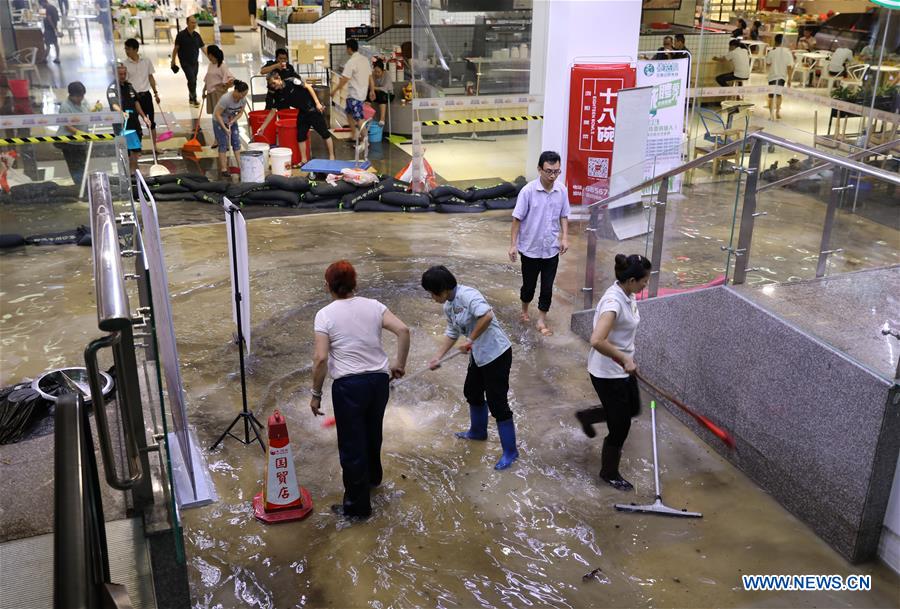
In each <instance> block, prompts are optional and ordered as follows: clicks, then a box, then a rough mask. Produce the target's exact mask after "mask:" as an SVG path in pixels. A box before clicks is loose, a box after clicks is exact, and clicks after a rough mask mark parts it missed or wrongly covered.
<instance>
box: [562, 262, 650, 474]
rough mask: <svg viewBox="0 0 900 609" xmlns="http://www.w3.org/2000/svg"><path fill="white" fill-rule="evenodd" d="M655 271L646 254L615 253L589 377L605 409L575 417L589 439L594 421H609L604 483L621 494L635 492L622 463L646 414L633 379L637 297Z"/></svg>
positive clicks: (593, 343)
mask: <svg viewBox="0 0 900 609" xmlns="http://www.w3.org/2000/svg"><path fill="white" fill-rule="evenodd" d="M651 268H652V265H651V264H650V261H649V260H647V259H646V258H644V257H643V256H640V255H637V254H634V255H632V256H625V255H623V254H616V269H615V272H616V282H615V283H614V284H612V285H611V286H610V287H609V289H607V290H606V292H604V293H603V297H602V298H600V302H598V303H597V309H596V310H595V311H594V330H593V332H592V333H591V350H590V353H589V354H588V373H589V374H590V377H591V384H592V385H593V386H594V391H596V392H597V397H598V398H600V403H601V404H602V406H600V407H598V408H589V409H587V410H579V411H578V412H576V413H575V416H576V418H577V419H578V422H579V423H581V426H582V429H583V430H584V433H585V435H586V436H587V437H589V438H593V437H594V436H596V435H597V432H596V431H594V427H593V425H594V423H600V422H602V421H606V425H607V427H608V428H609V434H608V435H607V436H606V438H604V440H603V449H602V451H601V453H600V479H601V480H603V481H604V482H606V483H608V484H609V485H610V486H612V487H613V488H615V489H618V490H620V491H630V490H632V489H634V486H632V484H631V483H630V482H629V481H628V480H625V479H624V478H623V477H622V474H620V473H619V461H620V460H621V459H622V447H623V446H624V445H625V440H626V438H628V431H629V430H630V429H631V419H632V418H633V417H636V416H637V415H638V414H639V413H640V411H641V395H640V392H639V390H638V383H637V378H636V377H635V376H634V373H635V372H636V371H637V364H636V363H635V362H634V337H635V334H637V327H638V323H639V322H640V321H641V316H640V314H639V313H638V306H637V300H636V299H635V297H634V295H635V294H637V293H638V292H640V291H642V290H643V289H644V288H645V287H647V283H648V282H649V281H650V269H651Z"/></svg>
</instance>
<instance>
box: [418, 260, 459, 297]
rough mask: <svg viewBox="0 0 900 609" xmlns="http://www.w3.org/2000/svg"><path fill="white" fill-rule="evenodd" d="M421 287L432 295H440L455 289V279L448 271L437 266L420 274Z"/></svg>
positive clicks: (441, 266) (441, 265)
mask: <svg viewBox="0 0 900 609" xmlns="http://www.w3.org/2000/svg"><path fill="white" fill-rule="evenodd" d="M422 287H423V288H425V290H426V291H428V292H431V293H432V294H440V293H442V292H446V291H447V290H452V289H454V288H456V277H454V276H453V273H451V272H450V269H448V268H447V267H445V266H444V265H443V264H439V265H437V266H433V267H431V268H430V269H428V270H427V271H425V272H424V273H422Z"/></svg>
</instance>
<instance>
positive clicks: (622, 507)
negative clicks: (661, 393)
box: [616, 401, 703, 518]
mask: <svg viewBox="0 0 900 609" xmlns="http://www.w3.org/2000/svg"><path fill="white" fill-rule="evenodd" d="M650 427H651V428H652V429H653V477H654V479H655V481H656V501H654V502H653V503H650V504H647V505H635V504H633V503H617V504H616V509H617V510H619V511H620V512H639V513H647V514H659V515H661V516H680V517H682V518H703V514H701V513H700V512H688V511H687V510H676V509H675V508H670V507H669V506H667V505H666V504H664V503H663V501H662V493H661V492H660V490H659V460H658V458H657V452H656V402H655V401H651V402H650Z"/></svg>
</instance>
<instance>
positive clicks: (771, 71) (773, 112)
mask: <svg viewBox="0 0 900 609" xmlns="http://www.w3.org/2000/svg"><path fill="white" fill-rule="evenodd" d="M783 41H784V35H783V34H776V35H775V46H774V47H772V48H771V49H769V52H768V53H767V54H766V66H768V70H767V72H768V74H767V77H768V79H769V84H770V85H778V86H780V87H783V86H784V85H785V83H787V82H789V80H790V79H789V78H788V71H789V70H790V69H791V66H793V65H794V55H793V54H792V53H791V52H790V51H789V50H788V49H786V48H784V47H783V46H781V43H782V42H783ZM773 98H774V100H775V102H774V107H773V102H772V100H773ZM780 118H781V94H775V93H769V120H775V119H780Z"/></svg>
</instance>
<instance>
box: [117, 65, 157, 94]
mask: <svg viewBox="0 0 900 609" xmlns="http://www.w3.org/2000/svg"><path fill="white" fill-rule="evenodd" d="M122 63H124V64H125V71H126V72H127V73H128V82H130V83H131V86H132V87H134V90H135V91H137V92H138V93H143V92H145V91H149V90H150V75H151V74H153V72H154V69H153V62H152V61H150V60H149V59H147V58H146V57H138V60H137V61H131V59H129V58H128V57H126V58H125V61H124V62H122Z"/></svg>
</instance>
